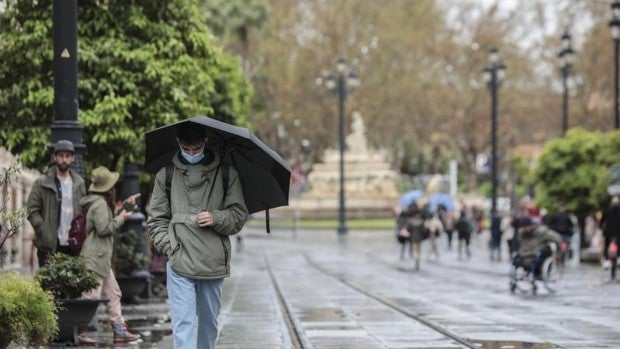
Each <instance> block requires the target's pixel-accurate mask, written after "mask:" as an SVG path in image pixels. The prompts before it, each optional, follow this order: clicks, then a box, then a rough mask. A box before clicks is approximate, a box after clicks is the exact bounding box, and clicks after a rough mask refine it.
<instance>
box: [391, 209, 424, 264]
mask: <svg viewBox="0 0 620 349" xmlns="http://www.w3.org/2000/svg"><path fill="white" fill-rule="evenodd" d="M428 217H429V216H428V214H427V213H426V212H425V211H423V209H421V208H420V207H419V206H418V205H417V204H416V203H415V202H413V203H411V205H409V207H408V208H407V209H405V210H403V212H401V214H400V215H399V217H398V220H397V225H398V229H399V236H402V237H404V238H405V239H406V244H408V245H409V248H410V256H411V258H412V259H413V262H414V268H415V270H419V269H420V258H421V256H422V251H421V244H422V241H423V240H424V239H426V238H428V237H429V235H430V230H429V229H428V228H427V227H426V225H425V221H426V219H427V218H428ZM404 246H406V245H405V244H403V247H401V259H403V257H404V252H403V249H404V248H405V247H404Z"/></svg>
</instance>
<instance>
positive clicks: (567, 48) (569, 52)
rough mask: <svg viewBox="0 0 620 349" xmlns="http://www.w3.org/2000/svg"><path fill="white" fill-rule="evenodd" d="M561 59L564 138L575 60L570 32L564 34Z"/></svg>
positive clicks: (566, 128) (559, 55) (560, 53)
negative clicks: (570, 79)
mask: <svg viewBox="0 0 620 349" xmlns="http://www.w3.org/2000/svg"><path fill="white" fill-rule="evenodd" d="M558 57H559V58H560V69H561V71H562V87H563V88H564V94H563V97H562V136H564V135H566V130H568V85H567V80H568V75H569V74H570V68H571V66H572V64H573V61H574V59H575V51H574V50H573V47H572V46H571V37H570V34H569V33H568V30H567V31H565V32H564V34H562V49H561V50H560V52H559V53H558Z"/></svg>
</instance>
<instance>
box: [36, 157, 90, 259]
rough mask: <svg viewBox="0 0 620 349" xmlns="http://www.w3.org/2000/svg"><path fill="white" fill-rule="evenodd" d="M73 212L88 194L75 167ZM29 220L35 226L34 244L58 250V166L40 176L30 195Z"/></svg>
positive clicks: (53, 250) (46, 250)
mask: <svg viewBox="0 0 620 349" xmlns="http://www.w3.org/2000/svg"><path fill="white" fill-rule="evenodd" d="M69 173H70V174H71V178H72V179H73V212H74V213H75V214H77V212H78V203H79V201H80V199H81V198H82V197H83V196H84V195H86V187H85V185H84V180H83V179H82V177H80V175H79V174H77V172H75V171H74V170H73V169H69ZM27 205H28V221H29V222H30V224H32V227H33V228H34V241H33V242H34V246H35V247H36V248H37V249H38V250H40V251H44V252H56V244H57V243H58V224H59V222H58V217H59V211H58V210H59V203H58V190H57V188H56V166H52V167H51V168H50V169H49V170H48V171H47V172H46V173H45V174H43V175H41V176H39V178H37V180H36V181H35V182H34V184H33V185H32V189H31V190H30V195H29V196H28V201H27Z"/></svg>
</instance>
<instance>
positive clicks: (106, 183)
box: [88, 166, 119, 193]
mask: <svg viewBox="0 0 620 349" xmlns="http://www.w3.org/2000/svg"><path fill="white" fill-rule="evenodd" d="M118 177H119V174H118V172H112V171H110V170H108V168H107V167H104V166H99V167H97V168H96V169H94V170H93V172H92V173H91V176H90V180H91V184H90V187H88V191H91V192H93V193H105V192H107V191H108V190H110V189H112V187H114V184H116V182H117V181H118Z"/></svg>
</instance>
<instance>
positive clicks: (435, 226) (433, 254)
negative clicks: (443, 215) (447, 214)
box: [425, 214, 443, 261]
mask: <svg viewBox="0 0 620 349" xmlns="http://www.w3.org/2000/svg"><path fill="white" fill-rule="evenodd" d="M425 226H426V229H428V231H429V236H428V238H429V239H428V240H429V245H430V251H429V257H430V258H431V259H434V260H436V261H438V260H439V247H438V241H439V238H440V237H441V234H442V232H443V225H442V224H441V221H440V220H439V218H437V215H431V214H429V217H428V219H427V220H426V223H425Z"/></svg>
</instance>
